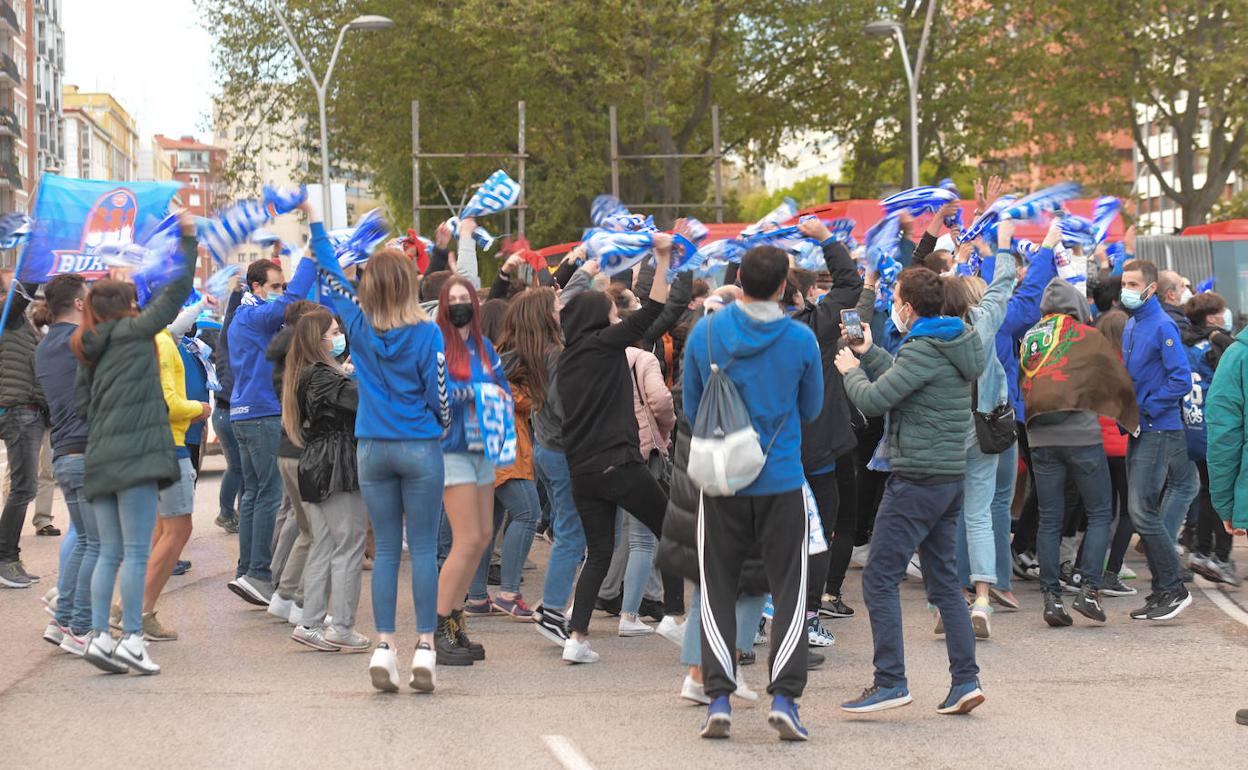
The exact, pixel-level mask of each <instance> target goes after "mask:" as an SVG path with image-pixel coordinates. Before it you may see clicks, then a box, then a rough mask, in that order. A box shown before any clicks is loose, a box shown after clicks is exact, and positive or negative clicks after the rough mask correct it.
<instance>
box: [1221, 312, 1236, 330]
mask: <svg viewBox="0 0 1248 770" xmlns="http://www.w3.org/2000/svg"><path fill="white" fill-rule="evenodd" d="M1234 326H1235V314H1234V313H1232V312H1231V309H1230V308H1229V307H1228V308H1226V309H1225V310H1223V311H1222V328H1223V329H1226V330H1227V331H1228V332H1229V331H1230V330H1231V329H1232V328H1234Z"/></svg>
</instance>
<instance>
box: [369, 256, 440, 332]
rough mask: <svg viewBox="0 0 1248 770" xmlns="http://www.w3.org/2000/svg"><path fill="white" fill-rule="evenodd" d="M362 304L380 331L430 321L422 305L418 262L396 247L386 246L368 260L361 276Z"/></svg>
mask: <svg viewBox="0 0 1248 770" xmlns="http://www.w3.org/2000/svg"><path fill="white" fill-rule="evenodd" d="M359 296H360V308H361V309H362V310H363V311H364V314H365V315H367V316H368V321H369V323H370V324H372V326H373V328H374V329H376V330H377V331H383V332H384V331H389V330H390V329H398V328H400V327H403V326H414V325H416V324H418V323H420V322H422V321H428V320H429V315H428V314H427V313H425V311H424V309H423V308H421V306H420V278H419V276H418V275H417V273H416V263H415V262H413V261H412V260H410V259H408V258H407V255H406V254H404V253H403V252H401V251H396V250H394V249H383V250H381V251H379V252H377V253H376V254H374V255H373V256H372V257H370V258H369V260H368V266H367V267H366V268H365V269H364V277H363V278H361V279H360V290H359Z"/></svg>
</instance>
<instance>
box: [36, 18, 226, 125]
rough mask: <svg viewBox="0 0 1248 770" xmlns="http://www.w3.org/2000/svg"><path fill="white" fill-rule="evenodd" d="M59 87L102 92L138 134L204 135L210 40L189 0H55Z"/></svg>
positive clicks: (212, 89)
mask: <svg viewBox="0 0 1248 770" xmlns="http://www.w3.org/2000/svg"><path fill="white" fill-rule="evenodd" d="M61 10H62V17H61V19H62V25H63V27H64V30H65V70H66V72H65V83H66V84H68V85H76V86H79V87H80V88H82V89H83V90H84V91H108V92H110V93H112V94H113V96H114V97H116V98H117V100H118V101H119V102H121V105H122V106H123V107H125V108H126V109H127V110H129V111H130V114H131V115H133V116H134V117H135V120H136V121H138V128H139V135H140V136H142V137H144V138H147V137H150V136H152V135H154V134H166V135H170V136H182V135H184V134H195V135H196V136H199V137H200V138H201V139H204V140H207V139H209V138H210V134H209V132H208V131H205V130H202V129H203V128H205V127H207V125H208V122H209V121H208V119H209V117H210V116H211V112H212V94H213V93H214V92H215V90H216V87H215V85H214V84H213V80H212V70H211V67H210V61H209V57H210V55H211V49H212V38H211V36H210V35H209V34H208V32H207V31H205V30H204V29H203V28H201V27H200V26H199V24H198V20H197V17H196V13H195V8H194V4H193V3H192V0H120V2H102V0H62V4H61Z"/></svg>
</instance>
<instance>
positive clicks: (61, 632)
mask: <svg viewBox="0 0 1248 770" xmlns="http://www.w3.org/2000/svg"><path fill="white" fill-rule="evenodd" d="M67 631H69V629H68V628H61V626H60V624H59V623H57V622H56V621H55V620H54V621H52V622H51V623H49V624H48V627H47V628H45V629H43V641H45V642H47V643H48V644H54V645H56V646H57V647H60V646H61V642H63V641H65V633H66V632H67ZM623 635H624V634H623V632H621V633H620V636H623Z"/></svg>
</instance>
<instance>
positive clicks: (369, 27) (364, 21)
mask: <svg viewBox="0 0 1248 770" xmlns="http://www.w3.org/2000/svg"><path fill="white" fill-rule="evenodd" d="M269 7H270V8H272V9H273V13H274V15H276V16H277V21H278V23H279V24H281V25H282V31H283V32H285V33H286V39H287V40H289V41H290V45H291V46H292V47H293V48H294V49H295V53H296V54H298V55H299V61H300V62H302V63H303V70H304V72H306V73H307V75H308V80H310V81H312V88H313V89H314V90H315V91H316V106H317V110H318V111H319V113H320V118H321V205H322V207H323V208H322V216H324V217H325V221H326V222H327V223H329V222H331V221H332V217H331V211H330V201H329V126H328V122H327V121H326V118H325V94H326V93H327V92H328V91H329V81H330V79H331V78H332V77H333V76H334V64H336V63H337V62H338V52H339V51H340V50H341V49H342V41H343V38H345V37H346V36H347V32H348V31H349V30H353V29H355V30H360V31H362V32H371V31H375V30H381V29H390V28H392V27H394V26H395V25H394V21H393V20H392V19H388V18H386V17H385V16H375V15H372V14H367V15H364V16H357V17H355V18H354V19H352V20H351V21H349V22H347V23H346V24H344V25H342V29H340V30H339V31H338V42H337V43H335V44H334V52H333V54H332V55H331V56H330V57H329V68H328V69H326V70H325V77H324V78H323V79H322V80H319V81H318V80H317V79H316V73H314V72H313V71H312V65H311V64H309V63H308V57H307V56H304V54H303V49H302V48H300V47H299V42H298V41H297V40H295V36H294V34H292V33H291V31H290V27H289V26H287V24H286V18H285V17H284V16H283V15H282V11H281V9H280V8H278V7H277V3H276V2H275V1H274V0H269Z"/></svg>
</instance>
